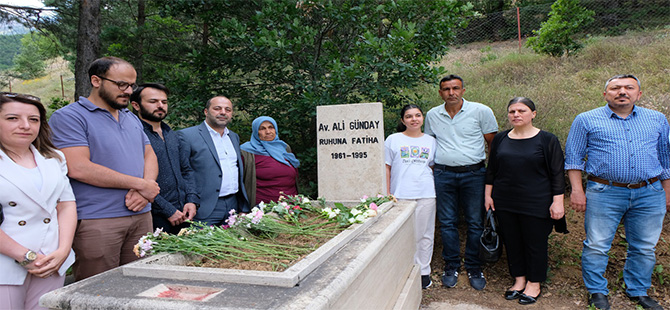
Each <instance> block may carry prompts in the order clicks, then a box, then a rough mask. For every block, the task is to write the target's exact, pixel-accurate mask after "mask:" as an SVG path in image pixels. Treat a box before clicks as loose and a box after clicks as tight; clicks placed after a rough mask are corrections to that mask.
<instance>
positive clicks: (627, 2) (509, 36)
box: [454, 0, 670, 44]
mask: <svg viewBox="0 0 670 310" xmlns="http://www.w3.org/2000/svg"><path fill="white" fill-rule="evenodd" d="M580 5H582V6H583V7H585V8H587V9H589V10H592V11H594V12H595V15H594V16H593V18H594V21H593V23H591V24H590V25H589V26H588V27H586V28H585V29H584V30H583V34H590V35H616V34H621V33H622V32H625V31H629V30H648V29H658V28H663V27H669V26H670V0H582V1H580ZM550 11H551V3H545V4H537V5H531V6H524V7H520V8H513V9H509V10H505V11H500V12H493V13H485V14H481V15H479V16H476V17H472V18H470V20H469V21H468V26H467V27H466V28H465V29H461V30H459V31H457V34H456V40H455V41H454V43H455V44H465V43H471V42H480V41H489V42H495V41H504V40H513V39H517V38H518V37H519V36H520V37H521V38H525V37H528V36H532V35H533V30H537V29H539V28H540V27H541V24H542V22H544V21H546V20H547V19H548V18H549V12H550ZM517 12H518V15H517Z"/></svg>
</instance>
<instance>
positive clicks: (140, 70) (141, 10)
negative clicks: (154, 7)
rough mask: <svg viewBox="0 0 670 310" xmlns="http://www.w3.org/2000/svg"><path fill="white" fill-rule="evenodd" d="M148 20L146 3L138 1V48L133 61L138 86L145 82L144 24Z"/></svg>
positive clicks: (141, 0)
mask: <svg viewBox="0 0 670 310" xmlns="http://www.w3.org/2000/svg"><path fill="white" fill-rule="evenodd" d="M146 20H147V14H146V3H145V1H144V0H138V1H137V48H136V50H135V51H136V54H135V57H134V59H133V66H134V67H135V71H137V81H138V82H137V84H140V82H139V81H143V75H144V38H145V35H144V33H145V29H144V24H145V23H146Z"/></svg>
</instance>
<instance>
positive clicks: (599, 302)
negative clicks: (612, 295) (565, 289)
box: [589, 293, 610, 310]
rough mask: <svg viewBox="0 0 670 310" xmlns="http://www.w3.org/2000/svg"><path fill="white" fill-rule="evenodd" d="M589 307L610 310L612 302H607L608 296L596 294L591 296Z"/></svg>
mask: <svg viewBox="0 0 670 310" xmlns="http://www.w3.org/2000/svg"><path fill="white" fill-rule="evenodd" d="M589 306H594V307H595V308H596V309H601V310H609V308H610V302H609V301H608V300H607V295H605V294H603V293H594V294H591V295H590V296H589Z"/></svg>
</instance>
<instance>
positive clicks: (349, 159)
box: [316, 102, 386, 202]
mask: <svg viewBox="0 0 670 310" xmlns="http://www.w3.org/2000/svg"><path fill="white" fill-rule="evenodd" d="M316 130H317V139H316V140H317V141H316V142H317V143H316V145H317V158H318V166H319V168H318V180H319V197H323V198H325V199H326V200H328V201H342V202H345V201H358V200H359V199H360V198H361V197H363V196H364V195H370V194H376V193H379V194H382V195H386V167H385V163H384V115H383V109H382V104H381V103H380V102H375V103H357V104H341V105H327V106H317V107H316Z"/></svg>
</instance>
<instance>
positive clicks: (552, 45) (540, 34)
mask: <svg viewBox="0 0 670 310" xmlns="http://www.w3.org/2000/svg"><path fill="white" fill-rule="evenodd" d="M594 14H595V13H594V12H593V11H591V10H587V9H586V8H583V7H581V6H580V5H579V0H557V1H556V2H554V4H552V5H551V12H549V19H548V20H547V21H546V22H543V23H542V26H541V27H540V29H539V30H537V31H533V33H534V34H535V35H536V36H534V37H530V38H528V40H527V41H526V46H529V47H531V48H532V49H533V50H534V51H535V52H536V53H540V54H547V55H551V56H554V57H560V56H563V54H565V53H567V54H568V55H570V54H571V53H574V52H575V51H577V50H579V49H580V48H581V47H582V44H581V43H579V42H578V41H576V40H575V39H574V38H573V37H574V36H575V34H577V33H578V32H580V31H581V30H582V29H584V27H586V26H587V25H588V24H589V23H591V22H593V15H594Z"/></svg>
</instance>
